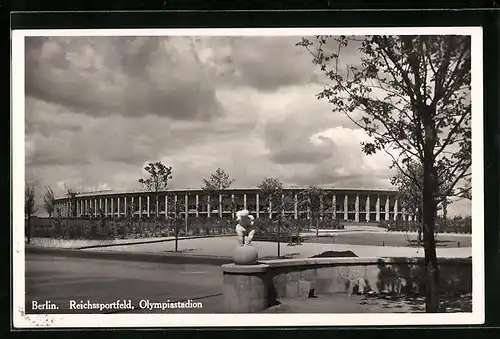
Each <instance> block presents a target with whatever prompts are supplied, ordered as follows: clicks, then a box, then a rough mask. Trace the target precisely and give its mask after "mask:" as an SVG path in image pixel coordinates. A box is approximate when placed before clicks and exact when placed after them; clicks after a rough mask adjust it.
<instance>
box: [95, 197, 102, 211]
mask: <svg viewBox="0 0 500 339" xmlns="http://www.w3.org/2000/svg"><path fill="white" fill-rule="evenodd" d="M101 210H102V198H99V213H101ZM96 212H97V206H96Z"/></svg>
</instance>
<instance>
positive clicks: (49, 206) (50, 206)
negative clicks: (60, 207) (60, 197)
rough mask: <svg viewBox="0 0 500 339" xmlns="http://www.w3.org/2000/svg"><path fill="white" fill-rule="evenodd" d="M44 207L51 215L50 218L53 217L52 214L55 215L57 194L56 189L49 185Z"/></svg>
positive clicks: (46, 190)
mask: <svg viewBox="0 0 500 339" xmlns="http://www.w3.org/2000/svg"><path fill="white" fill-rule="evenodd" d="M43 208H44V209H45V211H46V212H47V214H48V215H49V218H52V216H53V215H54V208H55V196H54V191H53V190H52V188H50V187H49V186H47V187H46V188H45V195H44V197H43Z"/></svg>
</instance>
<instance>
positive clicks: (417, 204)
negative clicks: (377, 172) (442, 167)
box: [391, 161, 470, 240]
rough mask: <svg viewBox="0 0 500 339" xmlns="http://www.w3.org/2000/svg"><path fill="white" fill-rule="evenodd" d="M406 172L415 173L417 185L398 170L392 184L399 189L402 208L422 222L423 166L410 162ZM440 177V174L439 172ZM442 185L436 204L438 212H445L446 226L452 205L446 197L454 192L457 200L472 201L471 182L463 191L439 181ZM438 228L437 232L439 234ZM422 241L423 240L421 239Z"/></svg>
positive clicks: (407, 164) (406, 166)
mask: <svg viewBox="0 0 500 339" xmlns="http://www.w3.org/2000/svg"><path fill="white" fill-rule="evenodd" d="M404 167H405V170H406V172H408V173H414V174H415V179H417V180H418V183H416V182H415V181H414V180H412V179H410V178H409V177H408V176H406V175H405V173H403V172H401V170H399V169H398V170H397V173H396V175H395V176H394V177H392V178H391V183H392V184H393V185H394V186H396V187H397V189H398V195H399V202H400V204H401V207H403V208H405V210H406V211H407V212H408V213H411V214H414V215H415V216H416V217H417V218H418V220H419V221H421V220H422V198H423V191H422V187H423V182H424V178H423V167H422V164H421V163H419V162H417V161H409V162H408V163H406V164H405V165H404ZM438 175H440V173H439V172H438ZM438 182H440V183H441V185H440V187H439V188H438V193H437V194H436V203H437V208H436V212H437V211H440V210H442V211H443V222H444V223H445V224H446V219H447V211H448V204H449V203H450V199H449V198H452V197H449V196H445V195H444V194H447V193H448V192H454V193H455V194H456V195H455V196H454V197H455V198H459V199H470V181H467V182H466V183H465V187H463V188H462V189H461V190H455V191H454V190H450V189H449V186H450V183H449V182H444V181H443V180H441V179H440V180H438ZM441 192H443V193H441ZM437 231H438V230H437V228H436V229H435V232H436V233H437ZM420 240H421V239H420Z"/></svg>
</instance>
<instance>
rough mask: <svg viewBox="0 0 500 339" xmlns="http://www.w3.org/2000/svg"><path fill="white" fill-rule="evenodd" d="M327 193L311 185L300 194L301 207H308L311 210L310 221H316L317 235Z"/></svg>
mask: <svg viewBox="0 0 500 339" xmlns="http://www.w3.org/2000/svg"><path fill="white" fill-rule="evenodd" d="M325 195H326V192H325V190H323V189H321V188H319V187H315V186H309V187H308V188H306V189H305V190H303V191H301V192H300V193H299V196H298V198H299V207H300V209H308V210H309V211H310V212H311V216H310V221H311V222H312V220H315V221H316V236H318V235H319V219H320V218H321V216H322V214H323V197H324V196H325Z"/></svg>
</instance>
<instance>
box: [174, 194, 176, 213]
mask: <svg viewBox="0 0 500 339" xmlns="http://www.w3.org/2000/svg"><path fill="white" fill-rule="evenodd" d="M174 217H175V218H177V194H174Z"/></svg>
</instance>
